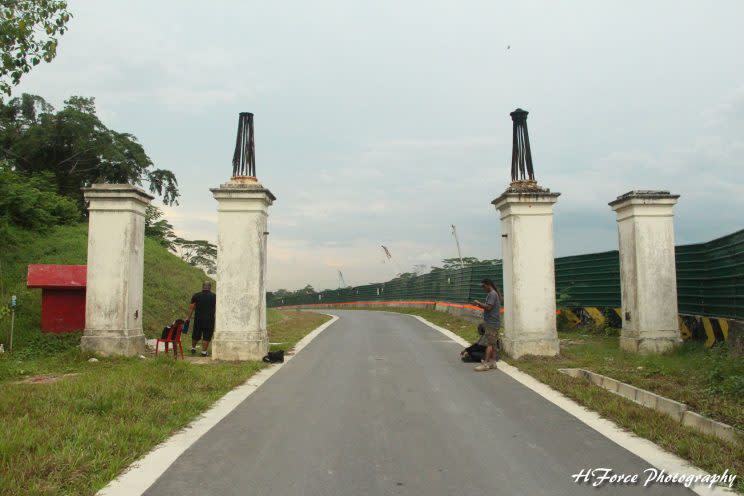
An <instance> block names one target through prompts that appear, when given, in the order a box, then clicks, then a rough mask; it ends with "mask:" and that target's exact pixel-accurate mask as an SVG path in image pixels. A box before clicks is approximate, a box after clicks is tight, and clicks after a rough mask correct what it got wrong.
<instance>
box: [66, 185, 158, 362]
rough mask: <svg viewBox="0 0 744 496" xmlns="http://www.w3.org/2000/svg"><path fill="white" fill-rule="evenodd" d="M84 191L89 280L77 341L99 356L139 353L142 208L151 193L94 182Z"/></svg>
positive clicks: (142, 345)
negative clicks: (86, 207)
mask: <svg viewBox="0 0 744 496" xmlns="http://www.w3.org/2000/svg"><path fill="white" fill-rule="evenodd" d="M83 193H84V195H85V199H86V200H87V201H88V202H89V206H88V276H87V278H88V282H87V288H86V293H85V331H84V333H83V337H82V339H81V341H80V346H81V347H82V349H84V350H88V351H94V352H96V353H101V354H104V355H137V354H140V353H144V351H145V335H144V334H143V333H142V278H143V274H144V251H145V245H144V242H145V209H146V207H147V205H148V204H149V203H150V201H151V200H152V199H153V197H152V196H150V195H148V194H146V193H145V192H144V191H142V190H141V189H139V188H136V187H134V186H132V185H129V184H94V185H93V186H92V187H91V188H85V189H83Z"/></svg>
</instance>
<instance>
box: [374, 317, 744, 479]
mask: <svg viewBox="0 0 744 496" xmlns="http://www.w3.org/2000/svg"><path fill="white" fill-rule="evenodd" d="M380 310H382V309H380ZM384 310H385V311H391V312H400V313H406V314H412V315H419V316H421V317H424V318H425V319H427V320H429V321H430V322H432V323H434V324H436V325H438V326H441V327H444V328H446V329H449V330H450V331H452V332H454V333H455V334H458V335H459V336H461V337H463V338H465V339H467V340H468V341H470V342H474V341H475V340H476V336H477V331H476V327H475V322H474V321H472V320H470V319H464V318H461V317H457V316H453V315H449V314H446V313H443V312H437V311H434V310H419V309H407V308H386V309H384ZM559 337H560V339H561V355H560V356H559V357H555V358H538V357H527V358H523V359H520V360H511V359H507V360H506V361H507V362H508V363H510V364H511V365H514V366H515V367H517V368H519V369H520V370H522V371H524V372H527V373H528V374H530V375H532V376H533V377H535V378H537V379H538V380H540V381H541V382H543V383H545V384H547V385H549V386H550V387H552V388H554V389H556V390H558V391H560V392H561V393H563V394H565V395H566V396H568V397H569V398H572V399H573V400H575V401H577V402H578V403H580V404H582V405H584V406H586V407H588V408H590V409H592V410H594V411H596V412H598V413H599V414H600V415H602V416H603V417H606V418H608V419H610V420H612V421H613V422H615V423H616V424H618V425H620V426H621V427H624V428H626V429H628V430H630V431H633V432H634V433H636V434H637V435H639V436H642V437H644V438H646V439H649V440H651V441H653V442H654V443H656V444H658V445H659V446H661V447H662V448H664V449H666V450H668V451H670V452H672V453H674V454H676V455H678V456H680V457H681V458H684V459H686V460H689V461H690V462H692V463H693V464H694V465H696V466H698V467H700V468H702V469H704V470H707V471H709V472H712V473H719V474H720V473H723V471H724V470H726V469H728V470H729V473H731V472H733V473H735V474H738V475H739V478H738V479H737V485H736V489H737V490H738V491H739V492H741V493H744V445H742V444H739V445H733V444H731V443H727V442H724V441H721V440H720V439H718V438H714V437H711V436H707V435H704V434H701V433H699V432H698V431H695V430H692V429H690V428H687V427H683V426H682V425H681V424H680V423H679V422H675V421H674V420H672V419H671V418H669V417H667V416H665V415H662V414H660V413H658V412H655V411H653V410H649V409H648V408H644V407H642V406H640V405H638V404H636V403H634V402H632V401H630V400H627V399H625V398H622V397H620V396H618V395H615V394H612V393H610V392H609V391H606V390H605V389H603V388H600V387H597V386H593V385H588V384H587V383H586V382H583V381H582V380H579V379H573V378H571V377H569V376H567V375H565V374H562V373H560V372H558V369H559V368H585V369H589V370H592V371H594V372H599V373H601V374H604V375H607V376H610V377H612V378H614V379H617V380H620V381H623V382H626V383H628V384H632V385H634V386H637V387H640V388H643V389H648V390H650V391H653V392H655V393H657V394H660V395H662V396H666V397H668V398H672V399H674V400H677V401H681V402H683V403H686V404H687V405H689V407H690V409H691V410H693V411H695V412H697V413H700V414H703V415H706V416H709V417H711V418H714V419H716V420H719V421H721V422H725V423H728V424H730V425H734V426H736V427H738V428H740V429H741V428H744V389H742V383H741V381H742V380H744V360H743V359H742V358H741V357H739V358H734V357H731V356H729V354H728V352H727V350H726V349H725V348H717V349H713V350H709V349H707V348H705V347H704V346H703V345H702V344H701V343H698V342H687V343H685V344H684V345H683V346H682V347H680V348H679V349H677V350H676V351H674V352H672V353H668V354H664V355H657V356H641V355H637V354H634V353H627V352H624V351H622V350H620V349H619V346H618V342H619V340H618V338H617V337H609V336H604V335H592V334H583V333H582V331H581V330H577V331H573V332H566V333H559Z"/></svg>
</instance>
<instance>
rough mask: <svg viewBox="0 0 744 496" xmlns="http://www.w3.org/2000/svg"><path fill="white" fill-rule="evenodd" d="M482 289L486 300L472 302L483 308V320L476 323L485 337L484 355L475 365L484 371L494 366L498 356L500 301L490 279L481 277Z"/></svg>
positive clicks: (480, 370)
mask: <svg viewBox="0 0 744 496" xmlns="http://www.w3.org/2000/svg"><path fill="white" fill-rule="evenodd" d="M481 287H482V288H483V291H485V292H486V302H485V303H481V302H480V301H478V300H475V301H474V302H473V304H474V305H476V306H478V307H480V308H482V309H483V322H481V323H480V324H478V331H479V332H480V331H483V335H484V336H485V338H486V357H485V358H484V359H483V361H482V362H481V364H480V365H478V366H477V367H475V370H476V371H478V372H484V371H486V370H491V369H495V368H496V361H497V360H498V359H499V357H498V351H497V347H498V341H499V328H500V327H501V316H500V315H499V311H500V310H501V301H500V299H499V293H498V291H496V286H495V285H494V283H493V281H492V280H491V279H483V281H482V282H481Z"/></svg>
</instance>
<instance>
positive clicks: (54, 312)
mask: <svg viewBox="0 0 744 496" xmlns="http://www.w3.org/2000/svg"><path fill="white" fill-rule="evenodd" d="M86 282H87V267H86V266H85V265H29V266H28V279H27V286H28V287H29V288H41V330H42V331H44V332H55V333H60V332H72V331H81V330H83V329H84V328H85V286H86Z"/></svg>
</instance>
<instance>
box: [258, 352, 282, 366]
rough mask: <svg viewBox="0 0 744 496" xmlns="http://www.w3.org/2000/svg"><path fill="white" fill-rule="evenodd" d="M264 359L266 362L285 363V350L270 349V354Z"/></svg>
mask: <svg viewBox="0 0 744 496" xmlns="http://www.w3.org/2000/svg"><path fill="white" fill-rule="evenodd" d="M263 361H264V362H266V363H284V350H277V351H270V352H269V354H268V355H266V356H265V357H263Z"/></svg>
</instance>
